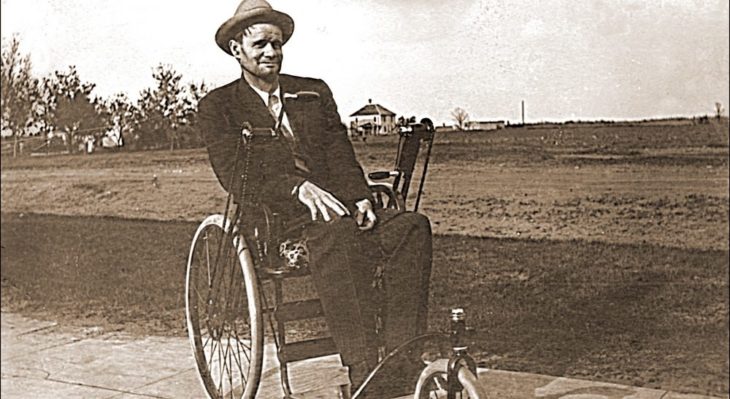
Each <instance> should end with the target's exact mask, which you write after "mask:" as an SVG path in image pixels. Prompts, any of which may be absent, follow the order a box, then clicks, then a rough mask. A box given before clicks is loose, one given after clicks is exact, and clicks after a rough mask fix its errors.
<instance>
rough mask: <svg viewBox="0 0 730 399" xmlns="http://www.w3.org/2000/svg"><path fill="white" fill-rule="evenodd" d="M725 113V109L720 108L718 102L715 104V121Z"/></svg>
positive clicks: (720, 105)
mask: <svg viewBox="0 0 730 399" xmlns="http://www.w3.org/2000/svg"><path fill="white" fill-rule="evenodd" d="M724 111H725V108H723V107H722V104H721V103H719V102H716V103H715V117H716V118H717V119H720V117H721V116H722V113H723V112H724Z"/></svg>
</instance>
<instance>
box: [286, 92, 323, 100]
mask: <svg viewBox="0 0 730 399" xmlns="http://www.w3.org/2000/svg"><path fill="white" fill-rule="evenodd" d="M317 99H319V93H317V92H316V91H298V92H296V93H284V100H301V101H314V100H317Z"/></svg>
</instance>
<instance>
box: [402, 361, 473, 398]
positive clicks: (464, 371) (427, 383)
mask: <svg viewBox="0 0 730 399" xmlns="http://www.w3.org/2000/svg"><path fill="white" fill-rule="evenodd" d="M448 367H449V360H448V359H439V360H436V361H435V362H433V363H431V364H429V365H428V367H426V369H425V370H423V372H421V376H420V377H419V378H418V383H416V393H415V394H414V395H413V398H414V399H441V398H448V397H449V396H448V393H449V391H448V386H449V384H448V380H447V375H448ZM458 377H459V383H460V384H461V386H462V387H463V388H464V389H463V390H462V391H461V392H455V395H454V396H452V397H453V398H469V399H486V398H487V395H486V393H485V392H484V389H483V388H482V387H481V386H480V385H479V382H478V381H477V377H476V376H475V375H474V374H473V373H472V372H471V371H470V370H469V368H468V367H466V366H464V367H460V368H459V373H458Z"/></svg>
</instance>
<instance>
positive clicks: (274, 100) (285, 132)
mask: <svg viewBox="0 0 730 399" xmlns="http://www.w3.org/2000/svg"><path fill="white" fill-rule="evenodd" d="M269 112H271V116H273V117H274V120H275V121H276V124H277V128H278V131H279V132H281V135H282V136H284V138H285V139H286V141H287V144H288V145H289V149H290V150H291V152H292V155H293V157H294V166H295V167H296V168H297V169H299V170H301V171H302V172H306V173H310V170H309V168H308V167H307V161H306V160H305V157H304V155H303V154H302V152H301V149H300V148H299V143H298V142H297V138H296V136H294V133H293V132H292V131H291V130H290V129H289V126H287V124H285V123H284V116H283V115H282V114H281V113H282V112H283V110H282V106H281V101H279V96H277V95H276V94H273V93H272V94H269Z"/></svg>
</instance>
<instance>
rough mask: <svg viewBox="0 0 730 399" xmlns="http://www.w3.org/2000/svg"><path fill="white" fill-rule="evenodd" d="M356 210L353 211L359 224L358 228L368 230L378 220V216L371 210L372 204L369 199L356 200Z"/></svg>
mask: <svg viewBox="0 0 730 399" xmlns="http://www.w3.org/2000/svg"><path fill="white" fill-rule="evenodd" d="M355 205H356V206H357V212H356V213H355V221H357V225H358V226H360V230H370V229H372V228H373V227H375V222H377V221H378V217H377V216H375V212H374V211H373V204H372V203H371V202H370V200H369V199H367V198H365V199H364V200H360V201H358V202H357V203H356V204H355Z"/></svg>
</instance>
